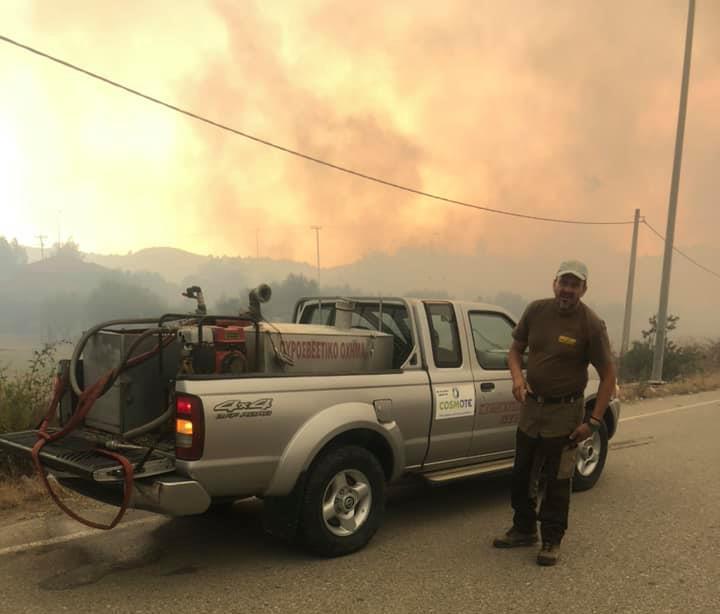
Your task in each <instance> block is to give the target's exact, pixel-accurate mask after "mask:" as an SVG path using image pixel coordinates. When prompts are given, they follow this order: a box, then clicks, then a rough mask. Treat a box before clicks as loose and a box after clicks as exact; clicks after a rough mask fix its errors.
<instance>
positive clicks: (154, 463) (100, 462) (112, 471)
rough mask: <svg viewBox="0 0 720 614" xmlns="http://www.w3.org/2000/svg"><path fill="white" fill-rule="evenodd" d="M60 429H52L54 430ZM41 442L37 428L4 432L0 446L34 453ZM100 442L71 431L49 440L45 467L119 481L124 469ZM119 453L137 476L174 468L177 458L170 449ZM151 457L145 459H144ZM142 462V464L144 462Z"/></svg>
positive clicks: (44, 452)
mask: <svg viewBox="0 0 720 614" xmlns="http://www.w3.org/2000/svg"><path fill="white" fill-rule="evenodd" d="M56 430H57V429H49V432H50V433H52V432H54V431H56ZM36 442H37V431H20V432H17V433H4V434H2V435H0V446H2V447H4V448H6V449H7V450H11V451H14V452H17V453H19V454H26V455H28V456H29V455H30V452H31V451H32V448H33V446H34V445H35V443H36ZM97 447H98V443H97V442H96V441H94V440H92V439H90V438H88V437H86V436H85V437H84V436H83V435H82V433H70V434H69V435H67V436H66V437H64V438H63V439H60V440H59V441H52V442H50V443H47V444H45V446H43V448H42V450H41V451H40V460H41V462H42V465H43V467H46V468H47V469H49V470H51V472H52V471H58V472H61V473H69V474H72V475H73V476H77V477H80V478H84V479H87V480H92V481H95V482H118V481H121V480H122V479H123V470H122V467H120V465H119V464H118V463H117V462H116V461H115V460H113V459H112V458H110V457H108V456H105V455H103V454H100V453H98V452H97V451H96V448H97ZM117 453H119V454H121V455H123V456H125V457H126V458H127V459H128V460H129V461H130V462H131V463H132V465H133V468H134V469H135V470H136V472H137V473H136V476H137V477H148V476H151V475H159V474H162V473H168V472H170V471H173V469H174V467H175V461H174V459H173V458H172V456H171V455H168V454H167V453H164V452H161V451H158V450H153V451H152V452H150V454H149V455H148V449H129V450H126V449H122V450H119V451H118V452H117ZM146 455H148V456H147V459H146V460H145V462H144V463H143V462H142V461H143V459H145V457H146ZM141 463H142V466H141Z"/></svg>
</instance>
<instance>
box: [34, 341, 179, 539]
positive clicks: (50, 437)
mask: <svg viewBox="0 0 720 614" xmlns="http://www.w3.org/2000/svg"><path fill="white" fill-rule="evenodd" d="M172 340H173V337H172V336H171V337H168V338H167V339H166V340H165V341H164V342H163V343H162V346H158V347H156V348H155V349H153V350H151V351H149V352H145V353H144V354H140V355H139V356H136V357H134V358H132V359H131V360H128V361H127V362H126V363H125V364H124V365H120V367H116V368H115V369H112V370H110V371H108V372H107V373H106V374H105V375H103V376H102V377H101V378H100V379H99V380H98V381H96V382H95V383H94V384H93V385H92V386H90V387H89V388H86V389H85V390H84V391H83V393H82V394H81V395H80V397H79V399H78V405H77V408H76V410H75V412H74V413H73V415H72V416H71V418H70V420H68V422H67V424H66V425H65V426H64V427H63V428H62V429H61V430H59V431H56V432H54V433H48V431H47V429H48V425H49V424H50V421H51V420H52V418H53V417H54V416H55V412H56V411H57V406H58V404H59V403H60V399H61V398H62V396H63V394H64V392H65V388H66V387H67V384H68V381H67V377H64V378H60V377H58V378H57V380H56V381H55V389H54V391H53V397H52V400H51V401H50V406H49V407H48V411H47V413H46V414H45V418H44V419H43V421H42V422H41V423H40V427H39V429H38V432H37V436H38V439H37V441H36V442H35V445H34V446H33V448H32V452H31V455H32V461H33V465H34V466H35V469H36V470H37V472H38V475H39V476H40V479H41V480H42V482H43V484H44V485H45V489H46V490H47V491H48V494H49V495H50V497H51V498H52V500H53V501H54V502H55V504H56V505H57V506H58V507H59V508H60V509H61V510H62V511H63V512H65V513H66V514H67V515H68V516H70V517H71V518H73V519H74V520H77V521H78V522H80V523H82V524H84V525H86V526H88V527H92V528H94V529H105V530H108V529H112V528H113V527H115V526H116V525H117V524H118V522H120V519H121V518H122V517H123V516H124V515H125V512H126V511H127V508H128V505H129V504H130V497H131V495H132V488H133V478H134V472H133V466H132V463H131V462H130V461H129V460H128V459H127V458H126V457H125V456H123V455H122V454H118V453H116V452H111V451H110V450H104V449H102V448H95V449H94V451H95V452H97V453H98V454H102V455H104V456H107V457H109V458H112V459H114V460H116V461H117V462H118V463H119V464H120V465H121V466H122V468H123V500H122V504H121V505H120V510H119V511H118V513H117V514H116V515H115V517H114V518H113V519H112V521H111V522H110V523H109V524H102V523H99V522H94V521H92V520H88V519H87V518H83V517H82V516H80V515H79V514H77V513H76V512H74V511H73V510H71V509H70V508H69V507H68V506H67V505H65V504H64V503H63V502H62V501H61V500H60V497H59V496H58V495H57V493H56V492H55V491H54V490H53V489H52V487H51V486H50V482H49V481H48V479H47V475H46V474H45V471H44V470H43V467H42V463H41V462H40V450H42V448H43V446H44V445H45V444H47V443H50V442H51V441H57V440H59V439H62V438H63V437H65V436H66V435H68V434H69V433H71V432H72V431H74V430H75V429H76V428H77V427H78V426H80V424H81V423H82V422H83V420H85V417H86V416H87V414H88V413H89V411H90V410H91V409H92V406H93V405H94V404H95V401H97V399H98V398H99V397H100V396H101V394H102V392H103V390H104V389H105V386H106V385H107V384H108V382H111V381H114V380H115V378H116V377H117V376H118V375H120V373H122V372H123V371H126V370H127V369H130V368H132V367H134V366H137V365H139V364H140V363H142V362H144V361H146V360H147V359H149V358H151V357H152V356H154V355H155V354H157V353H158V352H159V351H160V349H161V347H162V348H163V349H164V347H165V346H166V345H168V344H169V343H170V342H171V341H172Z"/></svg>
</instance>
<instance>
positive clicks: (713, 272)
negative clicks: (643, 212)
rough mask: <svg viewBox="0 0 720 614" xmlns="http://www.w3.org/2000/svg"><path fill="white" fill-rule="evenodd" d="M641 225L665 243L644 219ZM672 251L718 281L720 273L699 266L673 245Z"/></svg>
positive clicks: (701, 265) (663, 238) (662, 237)
mask: <svg viewBox="0 0 720 614" xmlns="http://www.w3.org/2000/svg"><path fill="white" fill-rule="evenodd" d="M643 224H645V226H647V227H648V228H649V229H650V231H651V232H652V233H654V234H655V235H657V236H658V237H659V238H660V239H661V240H662V241H665V237H664V236H662V235H661V234H660V233H659V232H658V231H657V230H655V229H654V228H653V227H652V226H651V225H650V222H648V221H647V220H646V219H644V220H643ZM673 251H674V252H675V253H676V254H678V255H680V256H682V257H683V258H685V259H686V260H689V261H690V262H692V263H693V264H694V265H695V266H696V267H699V268H701V269H702V270H703V271H705V272H706V273H710V275H714V276H715V277H717V278H718V279H720V273H716V272H715V271H713V270H712V269H709V268H707V267H706V266H705V265H703V264H700V263H699V262H698V261H697V260H694V259H693V258H691V257H690V256H688V255H687V254H686V253H685V252H682V251H680V250H679V249H678V248H677V247H675V246H674V245H673Z"/></svg>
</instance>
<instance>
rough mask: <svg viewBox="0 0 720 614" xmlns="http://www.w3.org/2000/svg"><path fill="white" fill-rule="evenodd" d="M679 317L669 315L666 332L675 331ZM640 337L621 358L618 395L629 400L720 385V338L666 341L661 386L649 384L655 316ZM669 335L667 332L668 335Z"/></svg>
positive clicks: (655, 328) (653, 349)
mask: <svg viewBox="0 0 720 614" xmlns="http://www.w3.org/2000/svg"><path fill="white" fill-rule="evenodd" d="M679 321H680V318H679V317H678V316H675V315H670V316H669V317H668V323H667V330H668V334H671V333H673V332H674V331H676V330H677V327H678V323H679ZM648 324H649V326H648V328H647V329H645V330H643V331H642V339H641V340H638V341H634V342H633V344H632V347H631V348H630V350H628V352H627V353H626V354H625V355H624V356H623V357H622V358H621V359H620V368H619V372H620V382H621V384H620V388H621V397H622V398H623V400H625V401H632V400H638V399H644V398H650V397H660V396H669V395H673V394H692V393H694V392H702V391H703V390H715V389H717V388H720V339H715V340H708V341H705V342H697V341H694V342H690V343H685V344H680V343H676V342H675V341H673V340H671V339H669V338H668V339H667V340H666V345H665V358H664V361H663V381H664V382H665V383H664V384H662V385H657V384H652V383H650V376H651V373H652V362H653V354H654V351H655V334H656V330H657V322H656V320H655V316H652V317H651V318H649V319H648ZM668 336H669V335H668Z"/></svg>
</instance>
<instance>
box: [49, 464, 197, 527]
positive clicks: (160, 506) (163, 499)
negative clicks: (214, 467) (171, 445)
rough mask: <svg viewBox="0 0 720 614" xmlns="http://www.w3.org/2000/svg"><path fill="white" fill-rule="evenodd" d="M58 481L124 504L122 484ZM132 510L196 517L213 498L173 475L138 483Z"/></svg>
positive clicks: (132, 498) (111, 502) (136, 481)
mask: <svg viewBox="0 0 720 614" xmlns="http://www.w3.org/2000/svg"><path fill="white" fill-rule="evenodd" d="M56 477H57V480H58V482H60V484H62V485H63V486H64V487H66V488H69V489H71V490H74V491H75V492H78V493H80V494H82V495H85V496H87V497H90V498H92V499H96V500H98V501H102V502H104V503H109V504H110V505H120V503H121V502H122V496H123V486H122V483H113V484H103V483H98V482H91V481H89V480H83V479H80V478H72V477H67V476H64V475H62V474H59V475H56ZM130 507H132V508H135V509H141V510H148V511H151V512H155V513H157V514H164V515H166V516H192V515H194V514H202V513H203V512H205V511H207V509H208V508H209V507H210V495H208V493H207V492H206V491H205V489H204V488H203V487H202V486H201V485H200V483H199V482H196V481H195V480H190V479H188V478H186V477H183V476H180V475H177V474H175V473H171V474H166V475H162V476H158V477H156V478H145V479H139V480H135V482H134V484H133V491H132V496H131V498H130Z"/></svg>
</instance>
